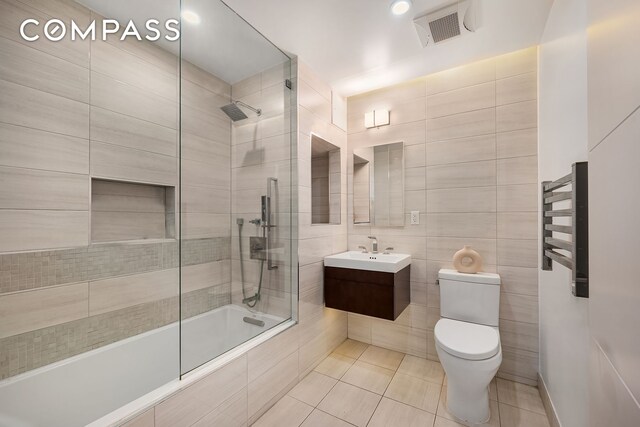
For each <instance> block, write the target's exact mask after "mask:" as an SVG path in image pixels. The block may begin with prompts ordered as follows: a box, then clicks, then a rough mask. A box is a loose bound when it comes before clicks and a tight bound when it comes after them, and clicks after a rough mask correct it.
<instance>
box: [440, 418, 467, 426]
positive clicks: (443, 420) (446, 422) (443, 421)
mask: <svg viewBox="0 0 640 427" xmlns="http://www.w3.org/2000/svg"><path fill="white" fill-rule="evenodd" d="M433 427H466V426H465V425H464V424H460V423H457V422H455V421H451V420H449V419H446V418H442V417H436V422H435V423H434V424H433Z"/></svg>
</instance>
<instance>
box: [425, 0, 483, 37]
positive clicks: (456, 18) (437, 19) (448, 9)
mask: <svg viewBox="0 0 640 427" xmlns="http://www.w3.org/2000/svg"><path fill="white" fill-rule="evenodd" d="M476 3H477V0H460V1H456V2H455V3H452V4H449V5H447V6H444V7H440V8H438V9H436V10H433V11H431V12H428V13H427V14H426V15H423V16H421V17H419V18H416V19H414V20H413V23H414V25H415V26H416V31H417V32H418V36H419V37H420V41H421V42H422V46H423V47H426V46H428V45H430V44H438V43H442V42H444V41H445V40H450V39H453V38H455V37H459V36H461V35H463V34H465V33H470V32H471V33H473V32H475V31H476V30H477V29H478V27H479V13H478V5H477V4H476Z"/></svg>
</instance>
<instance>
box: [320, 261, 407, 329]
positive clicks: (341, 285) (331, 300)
mask: <svg viewBox="0 0 640 427" xmlns="http://www.w3.org/2000/svg"><path fill="white" fill-rule="evenodd" d="M410 272H411V266H410V265H408V266H406V267H405V268H403V269H402V270H400V271H399V272H397V273H384V272H380V271H369V270H355V269H351V268H338V267H325V268H324V301H325V305H326V306H327V307H329V308H335V309H338V310H344V311H349V312H351V313H358V314H364V315H366V316H373V317H379V318H381V319H387V320H395V319H396V318H397V317H398V316H399V315H400V313H402V312H403V311H404V309H405V308H407V306H408V305H409V302H410V295H411V291H410V284H409V278H410Z"/></svg>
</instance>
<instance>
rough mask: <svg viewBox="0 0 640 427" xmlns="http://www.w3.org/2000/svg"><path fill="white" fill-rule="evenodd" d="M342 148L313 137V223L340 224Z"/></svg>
mask: <svg viewBox="0 0 640 427" xmlns="http://www.w3.org/2000/svg"><path fill="white" fill-rule="evenodd" d="M340 179H341V177H340V148H339V147H337V146H335V145H333V144H332V143H330V142H328V141H325V140H324V139H322V138H320V137H319V136H318V135H311V223H312V224H340Z"/></svg>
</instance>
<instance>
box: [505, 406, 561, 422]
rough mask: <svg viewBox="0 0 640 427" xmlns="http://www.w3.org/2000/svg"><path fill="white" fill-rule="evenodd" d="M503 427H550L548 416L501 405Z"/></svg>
mask: <svg viewBox="0 0 640 427" xmlns="http://www.w3.org/2000/svg"><path fill="white" fill-rule="evenodd" d="M499 406H500V421H501V423H502V427H549V420H548V419H547V416H546V415H542V414H538V413H535V412H531V411H527V410H526V409H520V408H516V407H515V406H511V405H506V404H504V403H499Z"/></svg>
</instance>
